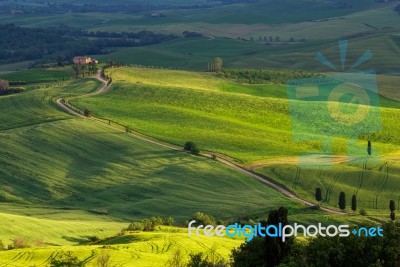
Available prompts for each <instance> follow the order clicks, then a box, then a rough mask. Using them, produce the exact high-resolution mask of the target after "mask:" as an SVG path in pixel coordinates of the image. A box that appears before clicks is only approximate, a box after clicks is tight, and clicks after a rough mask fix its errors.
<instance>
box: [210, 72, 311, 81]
mask: <svg viewBox="0 0 400 267" xmlns="http://www.w3.org/2000/svg"><path fill="white" fill-rule="evenodd" d="M218 75H219V76H221V77H224V78H228V79H233V80H235V81H238V82H242V83H250V84H262V83H271V82H272V83H281V84H286V82H287V81H288V80H295V79H301V78H311V77H315V76H316V74H313V73H310V72H305V71H297V70H290V69H268V70H255V69H253V70H251V69H250V70H249V69H223V70H222V71H220V72H219V73H218Z"/></svg>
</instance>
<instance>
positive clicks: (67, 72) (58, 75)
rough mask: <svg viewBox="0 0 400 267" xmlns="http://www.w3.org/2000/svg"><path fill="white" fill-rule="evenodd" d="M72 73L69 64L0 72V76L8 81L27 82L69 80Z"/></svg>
mask: <svg viewBox="0 0 400 267" xmlns="http://www.w3.org/2000/svg"><path fill="white" fill-rule="evenodd" d="M73 75H74V73H73V70H72V67H71V66H66V67H56V68H40V69H30V70H25V71H18V72H14V73H7V74H3V75H1V74H0V78H2V79H6V80H9V81H24V82H27V83H37V82H42V83H43V82H55V81H64V80H70V79H71V78H72V77H73Z"/></svg>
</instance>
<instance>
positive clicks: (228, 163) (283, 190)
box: [56, 72, 346, 215]
mask: <svg viewBox="0 0 400 267" xmlns="http://www.w3.org/2000/svg"><path fill="white" fill-rule="evenodd" d="M96 78H97V79H98V80H99V81H101V82H102V83H103V86H102V87H101V88H100V89H99V90H98V91H96V92H94V93H89V94H85V95H82V96H80V97H90V96H95V95H100V94H103V93H105V92H107V91H108V90H109V88H110V87H109V86H108V85H107V81H105V80H103V79H102V78H101V76H100V72H99V73H98V74H97V75H96ZM56 103H57V104H58V105H59V106H60V107H61V108H62V109H63V110H65V111H66V112H68V113H70V114H72V115H75V116H79V117H81V118H87V117H85V116H83V115H82V114H80V113H78V112H76V111H74V110H73V109H71V108H70V107H69V106H67V105H65V104H64V103H63V101H62V98H58V99H57V100H56ZM90 119H92V120H95V121H98V122H101V123H104V124H106V125H108V126H109V127H111V128H114V129H116V130H121V128H118V127H116V126H113V125H109V124H107V123H105V121H103V120H100V119H98V118H96V117H91V118H90ZM129 134H130V135H131V136H133V137H135V138H137V139H139V140H142V141H144V142H148V143H152V144H155V145H158V146H161V147H164V148H167V149H171V150H175V151H179V152H185V153H187V151H185V150H183V149H182V148H180V147H177V146H174V145H171V144H167V143H163V142H161V141H158V140H155V139H152V138H150V137H147V136H144V135H141V134H139V133H136V132H130V133H129ZM201 155H202V156H204V157H207V158H212V154H208V153H202V154H201ZM216 160H217V161H218V162H220V163H222V164H224V165H226V166H229V167H230V168H232V169H235V170H237V171H239V172H241V173H243V174H246V175H248V176H251V177H253V178H255V179H257V180H259V181H260V182H262V183H264V184H266V185H268V186H270V187H272V188H274V189H276V190H277V191H279V192H281V193H282V194H283V195H285V196H287V197H289V198H291V199H293V200H296V201H298V202H300V203H303V204H305V205H307V206H310V207H315V206H316V205H315V204H314V203H312V202H311V201H308V200H305V199H302V198H300V197H299V196H297V195H296V194H294V193H293V192H291V191H289V190H288V189H286V188H285V187H283V186H281V185H278V184H276V183H274V182H273V181H272V180H270V179H266V178H264V177H262V176H260V175H257V174H255V173H253V172H251V171H249V170H247V169H245V168H243V167H241V166H239V165H237V164H235V163H233V162H231V161H229V160H226V159H224V158H221V157H217V158H216ZM320 209H321V210H323V211H325V212H328V213H331V214H341V215H343V214H346V213H345V212H342V211H338V210H334V209H330V208H325V207H320Z"/></svg>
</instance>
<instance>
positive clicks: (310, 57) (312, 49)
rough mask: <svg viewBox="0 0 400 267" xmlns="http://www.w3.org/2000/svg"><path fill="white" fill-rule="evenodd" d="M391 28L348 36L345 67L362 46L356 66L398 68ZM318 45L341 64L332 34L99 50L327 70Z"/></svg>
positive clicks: (142, 61) (163, 60) (175, 61)
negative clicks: (280, 41)
mask: <svg viewBox="0 0 400 267" xmlns="http://www.w3.org/2000/svg"><path fill="white" fill-rule="evenodd" d="M397 34H398V32H397V31H394V30H380V31H375V32H371V33H370V34H367V35H353V36H350V37H348V38H345V39H348V40H349V49H348V54H347V64H348V65H347V69H346V70H345V71H347V70H348V68H349V67H350V66H351V65H353V64H354V63H355V62H356V61H357V60H358V59H359V58H360V57H361V56H362V55H363V54H364V53H365V52H366V51H367V50H371V51H372V53H373V58H372V59H371V60H369V61H367V62H365V63H363V64H362V65H361V66H360V67H358V68H357V70H368V69H373V70H375V71H376V72H377V73H380V74H398V73H399V72H398V69H397V66H396V62H395V61H393V60H391V59H392V58H395V57H397V56H398V55H399V54H400V37H399V36H398V35H397ZM319 51H321V52H322V53H323V54H324V55H326V57H327V58H328V59H329V60H330V61H331V62H332V63H333V64H334V65H335V66H340V56H339V55H340V52H339V49H338V43H337V39H334V40H318V41H310V42H305V43H295V44H291V45H280V46H266V45H262V44H258V43H255V42H250V41H242V40H236V39H227V38H216V39H209V38H180V39H176V40H173V41H169V42H165V43H162V44H157V45H152V46H147V47H134V48H123V49H119V50H117V51H115V52H113V53H110V54H108V55H101V56H99V58H100V59H101V60H103V61H108V60H111V59H112V60H115V61H118V62H121V63H123V64H135V65H145V66H158V67H164V68H183V69H191V70H201V71H205V70H207V63H208V62H210V61H212V59H213V58H214V57H217V56H219V57H222V59H223V60H224V66H225V67H226V68H257V69H259V68H271V67H275V68H294V69H302V70H310V71H314V72H326V71H332V70H331V69H329V68H328V67H326V66H323V65H322V64H321V63H319V62H318V61H317V60H315V56H316V54H317V53H318V52H319Z"/></svg>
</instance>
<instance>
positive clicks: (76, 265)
mask: <svg viewBox="0 0 400 267" xmlns="http://www.w3.org/2000/svg"><path fill="white" fill-rule="evenodd" d="M50 266H52V267H80V266H83V264H82V263H81V262H80V261H79V260H78V257H77V256H76V255H75V254H74V253H73V252H71V251H67V252H60V253H59V254H58V255H57V256H56V257H55V258H53V259H51V261H50Z"/></svg>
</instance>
